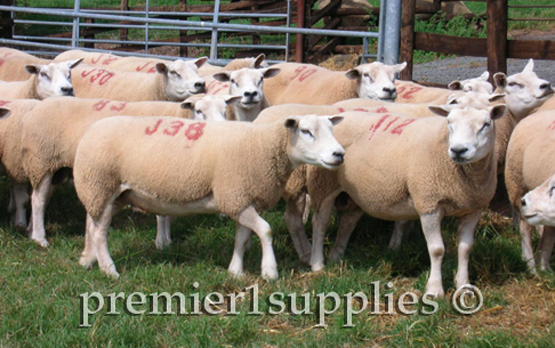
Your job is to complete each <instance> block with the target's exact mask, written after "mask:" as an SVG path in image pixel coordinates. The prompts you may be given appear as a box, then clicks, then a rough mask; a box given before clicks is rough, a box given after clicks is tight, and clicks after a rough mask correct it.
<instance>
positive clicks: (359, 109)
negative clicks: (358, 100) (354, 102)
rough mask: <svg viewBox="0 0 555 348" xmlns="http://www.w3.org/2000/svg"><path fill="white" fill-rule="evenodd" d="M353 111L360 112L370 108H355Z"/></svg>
mask: <svg viewBox="0 0 555 348" xmlns="http://www.w3.org/2000/svg"><path fill="white" fill-rule="evenodd" d="M353 111H358V112H369V111H368V109H365V108H354V109H353Z"/></svg>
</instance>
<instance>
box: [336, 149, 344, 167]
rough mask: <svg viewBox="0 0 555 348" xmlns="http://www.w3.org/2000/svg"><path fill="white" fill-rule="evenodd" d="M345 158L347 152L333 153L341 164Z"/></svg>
mask: <svg viewBox="0 0 555 348" xmlns="http://www.w3.org/2000/svg"><path fill="white" fill-rule="evenodd" d="M344 156H345V152H339V151H336V152H334V153H333V157H335V158H336V159H337V162H339V164H341V163H343V160H344Z"/></svg>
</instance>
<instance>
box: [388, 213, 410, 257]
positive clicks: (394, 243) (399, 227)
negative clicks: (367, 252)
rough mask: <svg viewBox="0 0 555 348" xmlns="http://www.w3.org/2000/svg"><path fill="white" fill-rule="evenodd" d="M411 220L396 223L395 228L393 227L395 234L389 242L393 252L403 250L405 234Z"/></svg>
mask: <svg viewBox="0 0 555 348" xmlns="http://www.w3.org/2000/svg"><path fill="white" fill-rule="evenodd" d="M408 222H409V220H399V221H395V226H394V227H393V234H392V235H391V239H390V240H389V245H388V248H389V249H391V250H399V248H401V242H402V241H403V233H404V232H405V227H406V226H407V224H408Z"/></svg>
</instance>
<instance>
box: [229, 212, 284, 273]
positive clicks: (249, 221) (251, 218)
mask: <svg viewBox="0 0 555 348" xmlns="http://www.w3.org/2000/svg"><path fill="white" fill-rule="evenodd" d="M236 221H237V222H239V223H240V224H241V225H243V226H245V227H247V228H249V229H251V230H253V231H254V233H256V235H257V236H258V238H260V244H261V245H262V267H261V268H262V277H263V278H264V279H267V280H276V279H278V278H279V273H278V270H277V262H276V257H275V255H274V249H273V247H272V229H271V228H270V225H269V224H268V223H267V222H266V220H264V219H263V218H261V217H260V215H258V213H257V212H256V210H255V209H254V208H253V207H252V206H250V207H248V208H247V209H245V210H243V211H242V212H241V213H240V214H239V215H238V217H237V220H236ZM243 233H244V232H243ZM244 234H246V233H244ZM247 239H248V238H247ZM240 256H241V264H242V260H243V258H242V255H240Z"/></svg>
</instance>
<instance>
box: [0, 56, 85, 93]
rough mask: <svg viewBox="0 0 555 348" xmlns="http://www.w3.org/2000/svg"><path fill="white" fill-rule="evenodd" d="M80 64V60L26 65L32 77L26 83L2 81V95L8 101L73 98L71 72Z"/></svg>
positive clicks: (0, 84)
mask: <svg viewBox="0 0 555 348" xmlns="http://www.w3.org/2000/svg"><path fill="white" fill-rule="evenodd" d="M79 63H81V60H80V59H77V60H70V61H65V62H59V63H50V64H47V65H40V64H28V65H25V70H26V71H27V72H28V73H29V74H31V77H30V78H28V79H27V80H25V81H11V82H4V81H0V95H1V96H2V98H6V99H41V100H42V99H44V98H48V97H54V96H73V95H74V91H73V86H72V81H71V70H72V69H74V68H75V67H76V66H77V65H79Z"/></svg>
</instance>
